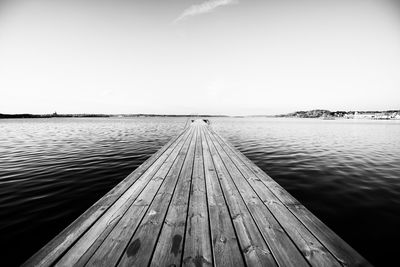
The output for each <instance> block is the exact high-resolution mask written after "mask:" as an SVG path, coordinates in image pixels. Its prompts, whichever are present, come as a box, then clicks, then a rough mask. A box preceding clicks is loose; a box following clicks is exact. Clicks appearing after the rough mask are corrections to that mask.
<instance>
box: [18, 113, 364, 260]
mask: <svg viewBox="0 0 400 267" xmlns="http://www.w3.org/2000/svg"><path fill="white" fill-rule="evenodd" d="M24 265H25V266H50V265H56V266H117V265H119V266H148V265H150V266H181V265H185V266H370V264H369V263H368V261H366V260H365V259H364V258H363V257H362V256H361V255H360V254H358V253H357V252H356V251H355V250H354V249H353V248H351V247H350V246H349V245H348V244H347V243H346V242H345V241H343V240H342V239H341V238H340V237H339V236H337V235H336V234H335V233H334V232H333V231H332V230H331V229H329V228H328V227H327V226H326V225H325V224H323V223H322V222H321V221H320V220H319V219H318V218H317V217H316V216H315V215H313V214H312V213H311V212H310V211H308V210H307V209H306V208H305V207H304V206H303V205H301V204H300V203H299V202H298V201H297V200H296V199H295V198H294V197H293V196H291V195H290V194H289V193H288V192H287V191H286V190H284V189H283V188H282V187H281V186H279V184H277V183H276V182H275V181H274V180H273V179H272V178H271V177H269V176H268V175H267V174H266V173H264V172H263V171H262V170H261V169H260V168H259V167H257V166H256V165H255V164H254V163H253V162H251V161H250V160H249V159H248V158H246V157H245V156H244V155H243V154H242V153H240V152H239V151H238V150H236V149H235V148H234V147H233V146H231V145H230V144H229V143H228V142H227V141H226V140H224V139H223V138H222V137H221V136H219V135H218V134H217V133H215V132H214V131H213V130H212V129H211V127H210V126H209V125H208V124H207V123H205V122H204V121H203V120H196V121H194V122H191V123H190V124H189V126H188V127H185V129H184V130H183V131H182V133H181V134H179V135H178V136H177V137H176V138H174V139H172V140H171V141H170V142H169V143H168V144H167V145H165V146H164V147H163V148H161V149H160V150H159V151H158V152H156V153H155V154H154V155H153V156H151V157H150V158H149V159H148V160H147V161H146V162H144V163H143V164H142V165H141V166H140V167H138V168H137V169H136V170H135V171H134V172H132V173H131V174H130V175H129V176H128V177H127V178H126V179H124V180H123V181H122V182H121V183H119V184H118V185H117V186H116V187H115V188H114V189H113V190H111V191H110V192H109V193H108V194H106V195H105V196H104V197H103V198H101V199H100V200H99V201H98V202H96V203H95V204H94V205H93V206H92V207H90V208H89V209H88V210H87V211H86V212H85V213H84V214H82V215H81V216H80V217H79V218H78V219H77V220H76V221H75V222H73V223H72V224H71V225H70V226H68V227H67V228H66V229H65V230H64V231H62V232H61V233H60V234H59V235H58V236H56V237H55V238H54V239H53V240H52V241H50V242H49V243H48V244H47V245H46V246H44V247H43V248H42V249H41V250H39V251H38V252H37V253H36V254H35V255H33V256H32V257H31V258H30V259H29V260H28V261H27V262H25V264H24Z"/></svg>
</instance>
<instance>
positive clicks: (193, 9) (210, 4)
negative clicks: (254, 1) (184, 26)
mask: <svg viewBox="0 0 400 267" xmlns="http://www.w3.org/2000/svg"><path fill="white" fill-rule="evenodd" d="M237 2H238V1H237V0H209V1H206V2H203V3H201V4H198V5H192V6H190V7H189V8H187V9H185V10H184V11H183V12H182V14H181V15H180V16H179V17H178V18H176V19H175V20H174V23H177V22H179V21H181V20H184V19H186V18H187V17H191V16H196V15H200V14H204V13H210V12H212V11H214V10H215V9H216V8H218V7H220V6H227V5H231V4H236V3H237Z"/></svg>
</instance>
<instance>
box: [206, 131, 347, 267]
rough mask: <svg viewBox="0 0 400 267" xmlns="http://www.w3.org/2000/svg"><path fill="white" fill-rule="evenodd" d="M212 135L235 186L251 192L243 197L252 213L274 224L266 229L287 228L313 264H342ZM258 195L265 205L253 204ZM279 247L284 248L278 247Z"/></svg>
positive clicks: (261, 203)
mask: <svg viewBox="0 0 400 267" xmlns="http://www.w3.org/2000/svg"><path fill="white" fill-rule="evenodd" d="M209 134H210V136H211V139H212V141H213V142H214V145H216V147H217V150H218V152H219V153H220V155H221V156H222V158H223V160H224V163H225V165H226V167H227V168H228V169H229V171H230V173H231V176H232V177H236V185H237V186H238V187H239V188H241V189H242V190H249V191H250V192H249V193H248V195H247V194H246V195H244V194H242V196H243V197H244V200H245V202H246V203H247V205H248V206H249V208H250V209H251V211H252V213H253V215H254V216H255V217H256V216H257V215H256V214H258V215H261V216H263V215H264V216H265V220H266V221H268V222H269V224H271V225H270V226H268V225H265V226H264V228H265V229H268V228H266V227H269V228H272V229H279V232H281V233H282V234H283V233H284V231H285V232H286V233H284V234H285V235H286V234H288V236H289V237H290V239H291V240H292V241H293V242H294V244H295V245H296V246H297V248H298V249H299V250H300V251H301V252H302V254H303V256H304V257H305V258H306V259H307V261H308V262H309V264H310V265H312V266H341V265H340V263H339V262H338V261H337V260H336V259H335V258H334V257H333V256H332V255H331V254H330V253H329V251H328V250H327V249H326V248H325V247H324V246H323V245H322V244H321V243H320V242H319V241H318V240H317V239H316V238H315V237H314V236H313V235H312V234H311V233H310V232H309V231H308V230H307V228H305V227H304V225H303V224H302V223H301V222H300V221H299V220H298V219H297V218H296V217H295V216H294V215H293V214H292V213H291V212H290V211H289V210H288V209H287V208H286V207H285V206H284V205H283V204H282V203H281V202H280V201H279V199H277V198H276V197H275V196H274V195H273V194H272V192H271V191H270V190H269V189H268V188H267V187H266V186H265V184H263V183H262V182H261V181H260V179H258V178H257V177H256V176H255V175H254V174H253V173H251V171H250V169H248V166H246V165H245V164H244V163H243V162H242V161H240V159H239V158H238V157H237V156H236V155H235V154H233V153H232V151H230V150H229V148H228V147H227V146H226V144H223V143H221V140H220V139H217V136H216V134H215V133H209ZM249 197H250V198H249ZM255 198H257V199H258V200H257V202H258V204H259V205H262V206H263V207H260V206H259V205H258V206H255V205H254V199H255ZM260 199H261V201H260ZM263 203H265V205H266V206H264V205H263ZM267 207H268V208H267ZM275 218H276V219H275ZM261 219H262V217H261ZM261 223H262V222H261ZM277 227H278V228H277ZM279 232H278V234H279ZM270 239H272V238H271V237H269V238H268V239H267V240H270ZM287 241H289V239H288V240H286V242H287ZM275 243H278V244H284V242H282V241H280V240H279V241H278V242H275ZM271 249H272V246H271ZM278 249H281V248H280V247H278ZM281 250H282V249H281ZM282 251H284V252H285V253H287V254H288V257H290V258H292V259H293V261H294V262H295V264H296V265H297V264H298V263H297V259H295V258H294V257H293V255H292V252H290V251H289V250H287V249H285V250H282ZM296 252H297V251H296Z"/></svg>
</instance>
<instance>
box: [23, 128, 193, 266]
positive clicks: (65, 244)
mask: <svg viewBox="0 0 400 267" xmlns="http://www.w3.org/2000/svg"><path fill="white" fill-rule="evenodd" d="M187 131H188V129H185V130H184V131H182V133H180V134H179V135H178V136H176V137H175V138H173V139H171V140H170V141H169V142H168V143H167V144H166V145H165V146H163V147H162V148H161V149H160V150H159V151H157V152H156V153H155V154H153V155H152V156H151V157H150V158H149V159H147V160H146V161H145V162H144V163H143V164H142V165H140V166H139V167H138V168H137V169H136V170H134V171H133V172H132V173H131V174H130V175H128V176H127V177H126V178H125V179H124V180H122V181H121V182H120V183H119V184H118V185H116V186H115V187H114V188H113V189H112V190H110V192H108V193H107V194H106V195H105V196H104V197H102V198H101V199H100V200H98V201H97V202H96V203H95V204H93V205H92V206H91V207H90V208H89V209H88V210H86V211H85V212H84V213H83V214H82V215H81V216H79V217H78V218H77V219H76V220H75V221H74V222H72V223H71V224H70V225H69V226H68V227H67V228H65V229H64V230H63V231H62V232H61V233H60V234H58V235H57V236H56V237H55V238H53V239H52V240H51V241H50V242H49V243H47V244H46V245H45V246H44V247H43V248H42V249H40V250H39V251H38V252H37V253H35V254H34V255H33V256H32V257H30V258H29V259H28V260H27V261H26V262H25V263H24V264H23V266H50V265H52V264H53V263H54V262H55V261H56V260H57V259H58V258H59V257H60V256H61V255H62V254H64V253H65V251H67V250H68V249H69V247H70V246H71V245H72V244H74V243H75V242H76V241H77V240H78V239H79V238H80V237H81V236H82V235H83V234H84V233H85V232H86V231H87V230H88V229H89V228H90V227H91V226H92V225H93V224H94V223H95V222H96V221H97V220H98V219H99V218H100V217H101V216H102V215H103V214H104V213H105V212H106V211H107V210H108V209H109V207H110V206H111V205H113V204H114V203H115V202H116V201H117V199H118V198H119V197H120V196H121V195H122V194H124V193H125V192H126V190H128V188H130V186H131V185H132V184H133V183H134V182H135V181H136V180H137V179H138V178H139V177H141V176H142V175H143V174H144V173H145V172H146V171H147V170H148V169H149V168H150V167H151V166H153V164H161V163H162V161H163V160H164V159H165V158H164V157H162V155H163V154H164V153H170V150H169V149H171V146H172V147H174V144H176V143H177V142H178V141H179V140H180V139H181V138H182V136H183V135H184V134H185V133H186V132H187Z"/></svg>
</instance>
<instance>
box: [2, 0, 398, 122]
mask: <svg viewBox="0 0 400 267" xmlns="http://www.w3.org/2000/svg"><path fill="white" fill-rule="evenodd" d="M310 109H329V110H332V111H333V110H388V109H400V1H398V0H247V1H246V0H208V1H204V0H196V1H194V0H163V1H160V0H157V1H156V0H143V1H137V0H130V1H128V0H96V1H95V0H0V113H53V112H55V111H56V112H57V113H111V114H120V113H130V114H133V113H159V114H225V115H255V114H281V113H288V112H292V111H297V110H310Z"/></svg>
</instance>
